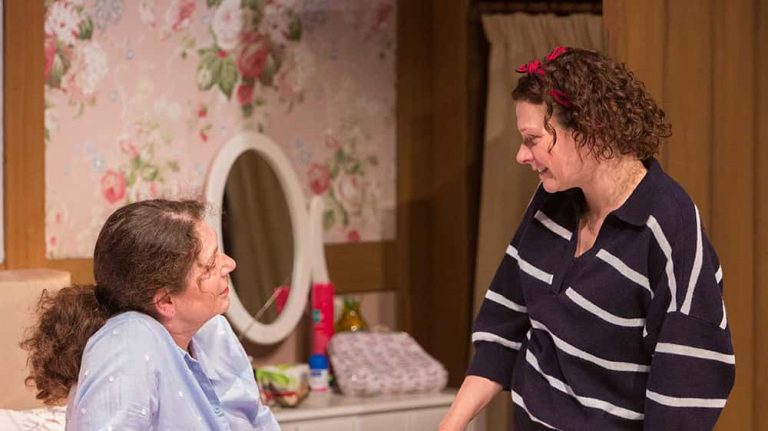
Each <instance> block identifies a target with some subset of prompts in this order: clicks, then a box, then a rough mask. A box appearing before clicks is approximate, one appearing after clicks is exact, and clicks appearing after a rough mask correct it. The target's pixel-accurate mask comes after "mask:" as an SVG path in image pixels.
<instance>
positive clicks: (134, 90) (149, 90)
mask: <svg viewBox="0 0 768 431" xmlns="http://www.w3.org/2000/svg"><path fill="white" fill-rule="evenodd" d="M45 6H46V16H45V43H44V52H45V80H46V81H45V139H46V241H47V254H48V257H49V258H54V259H55V258H79V257H90V256H91V254H92V251H93V245H94V243H95V239H96V236H97V234H98V230H99V228H100V227H101V224H102V223H103V222H104V220H105V219H106V217H107V216H108V215H109V214H110V213H111V212H112V211H114V210H115V209H116V208H118V207H120V206H121V205H124V204H126V203H129V202H133V201H136V200H141V199H147V198H152V197H160V196H162V197H171V198H179V197H193V196H198V195H199V194H200V193H201V191H202V188H203V187H204V182H205V174H206V171H207V169H208V167H209V164H210V162H211V161H212V159H213V157H214V155H215V154H216V152H217V150H218V149H219V148H220V147H221V145H222V144H223V143H225V142H226V141H227V140H228V139H230V138H231V137H232V136H234V134H236V133H237V132H238V131H239V130H242V129H255V130H259V131H262V132H263V133H265V134H267V135H269V136H270V137H272V138H273V139H274V140H275V141H276V142H277V143H278V144H279V145H280V146H281V147H282V148H283V150H284V151H285V153H286V154H287V155H288V157H289V159H290V160H291V161H292V162H293V166H294V168H295V172H296V174H297V175H298V177H299V179H300V181H302V183H303V184H304V189H305V194H306V196H307V197H309V196H311V195H313V194H314V195H319V196H322V198H323V200H324V202H325V206H326V210H325V213H324V216H323V225H324V228H325V240H326V242H329V243H338V242H355V241H379V240H383V239H390V238H393V237H394V235H395V226H394V220H395V215H394V210H395V174H396V172H395V54H396V53H395V49H396V39H395V34H396V33H395V16H396V13H395V12H396V0H369V1H359V0H197V1H194V0H45Z"/></svg>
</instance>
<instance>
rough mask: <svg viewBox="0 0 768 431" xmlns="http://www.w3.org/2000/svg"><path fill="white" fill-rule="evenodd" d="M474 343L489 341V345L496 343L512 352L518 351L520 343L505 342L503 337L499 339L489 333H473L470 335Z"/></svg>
mask: <svg viewBox="0 0 768 431" xmlns="http://www.w3.org/2000/svg"><path fill="white" fill-rule="evenodd" d="M475 341H489V342H491V343H497V344H501V345H502V346H504V347H509V348H510V349H513V350H520V346H521V345H522V344H521V343H517V342H515V341H510V340H507V339H506V338H504V337H499V336H498V335H496V334H491V333H490V332H473V333H472V342H473V343H474V342H475Z"/></svg>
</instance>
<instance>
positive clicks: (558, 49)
mask: <svg viewBox="0 0 768 431" xmlns="http://www.w3.org/2000/svg"><path fill="white" fill-rule="evenodd" d="M565 51H568V48H566V47H564V46H556V47H555V48H554V49H553V50H552V51H551V52H550V53H549V54H547V61H552V60H554V59H556V58H557V57H560V56H561V55H563V54H564V53H565Z"/></svg>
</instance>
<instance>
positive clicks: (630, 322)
mask: <svg viewBox="0 0 768 431" xmlns="http://www.w3.org/2000/svg"><path fill="white" fill-rule="evenodd" d="M565 294H566V296H568V298H570V299H571V301H573V302H574V303H575V304H576V305H578V306H579V307H581V308H583V309H585V310H587V311H588V312H590V313H592V314H594V315H595V316H597V317H599V318H600V319H602V320H605V321H606V322H608V323H612V324H614V325H618V326H624V327H627V328H642V327H643V326H645V319H642V318H635V319H628V318H626V317H619V316H617V315H615V314H612V313H609V312H607V311H605V310H603V309H602V308H600V307H598V306H597V305H595V304H594V303H592V302H590V300H588V299H587V298H585V297H583V296H581V295H579V293H578V292H576V291H575V290H573V289H571V288H570V287H569V288H567V289H565Z"/></svg>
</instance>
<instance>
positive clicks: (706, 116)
mask: <svg viewBox="0 0 768 431" xmlns="http://www.w3.org/2000/svg"><path fill="white" fill-rule="evenodd" d="M767 9H768V0H697V1H686V2H679V1H674V0H654V1H652V2H645V1H637V0H631V1H622V0H605V1H604V7H603V10H604V11H605V15H604V19H605V25H606V31H607V33H608V35H609V49H610V52H611V54H612V55H613V56H615V57H617V58H619V59H621V60H622V61H625V62H626V63H627V64H628V65H629V67H630V69H632V70H634V71H636V72H637V75H638V76H639V77H640V78H641V79H642V80H644V81H645V82H646V84H648V85H647V86H648V88H649V89H650V90H651V93H653V94H654V96H656V97H657V101H659V102H661V104H662V106H663V108H664V109H665V110H666V112H667V113H668V115H669V118H670V120H671V122H672V127H673V137H672V138H671V140H670V142H669V145H667V148H666V149H665V151H664V154H663V157H662V159H663V163H664V165H665V167H666V168H667V171H668V172H669V173H670V174H671V175H672V176H673V177H675V178H676V179H677V180H678V181H679V182H680V183H681V184H682V185H683V186H684V187H685V188H686V190H687V191H688V192H689V193H690V194H691V196H692V197H693V199H694V200H695V201H696V203H697V205H698V206H699V208H700V210H701V213H702V218H703V222H704V225H705V229H707V230H708V232H709V234H710V238H711V240H712V243H713V245H714V247H715V249H716V250H717V252H718V255H719V257H720V260H721V263H722V266H723V272H724V286H725V287H724V289H725V292H724V296H725V302H726V307H727V309H728V317H729V325H730V328H731V332H732V334H733V342H734V349H735V351H736V369H737V372H736V384H735V386H734V389H733V391H732V393H731V395H730V397H729V400H728V404H727V406H726V408H725V410H724V412H723V414H722V416H721V418H720V421H719V422H718V426H717V429H722V430H753V429H766V428H768V413H766V412H765V411H764V406H765V405H766V403H768V392H767V391H768V372H766V371H765V370H764V367H762V368H760V365H761V364H765V361H766V359H768V347H766V346H765V343H759V342H758V338H757V337H756V334H760V333H762V331H761V330H765V329H768V293H767V292H766V288H767V286H766V282H768V268H767V265H768V248H766V246H765V245H764V244H765V243H766V241H767V240H768V230H766V228H765V227H763V226H762V224H761V222H762V221H764V220H767V219H768V197H767V195H768V173H766V170H767V169H768V149H766V148H768V126H767V125H766V124H768V113H767V111H766V106H768V86H767V85H766V84H765V83H764V79H765V76H767V75H768V60H766V58H768V49H766V47H765V46H764V45H765V43H764V42H765V41H766V40H768V29H766V27H767V26H768V10H767ZM659 42H661V43H662V46H661V47H658V44H659ZM659 77H661V81H659ZM659 82H661V83H662V87H661V93H659V92H658V91H659V87H658V83H659ZM659 94H660V95H661V96H660V97H659Z"/></svg>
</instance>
